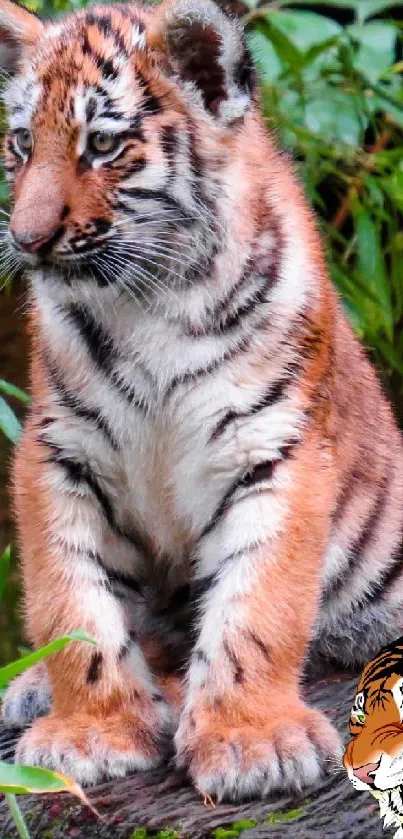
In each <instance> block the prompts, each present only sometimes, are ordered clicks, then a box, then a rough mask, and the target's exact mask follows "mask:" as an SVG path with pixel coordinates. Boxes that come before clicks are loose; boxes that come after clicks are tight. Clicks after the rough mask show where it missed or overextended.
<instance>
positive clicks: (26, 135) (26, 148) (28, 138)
mask: <svg viewBox="0 0 403 839" xmlns="http://www.w3.org/2000/svg"><path fill="white" fill-rule="evenodd" d="M14 138H15V143H16V146H17V149H18V151H19V152H21V154H23V155H27V154H30V152H31V151H32V146H33V139H32V134H31V132H30V131H28V129H27V128H20V129H19V130H18V131H16V132H15V134H14Z"/></svg>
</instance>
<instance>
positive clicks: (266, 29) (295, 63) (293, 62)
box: [255, 15, 303, 73]
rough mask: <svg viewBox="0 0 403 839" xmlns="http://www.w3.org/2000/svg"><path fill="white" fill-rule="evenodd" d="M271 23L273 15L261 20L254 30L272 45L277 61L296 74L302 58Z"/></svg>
mask: <svg viewBox="0 0 403 839" xmlns="http://www.w3.org/2000/svg"><path fill="white" fill-rule="evenodd" d="M273 21H274V15H270V17H269V18H267V19H266V18H261V19H259V20H258V21H257V23H256V24H255V29H256V31H257V32H260V33H261V34H262V35H263V36H264V37H265V38H267V39H268V40H269V41H270V42H271V43H272V45H273V47H274V49H275V51H276V54H277V57H278V58H279V60H280V61H281V62H282V63H283V64H285V65H288V66H289V67H290V69H291V70H292V71H293V72H294V73H298V72H299V70H300V68H301V66H302V63H303V56H302V54H301V53H300V51H299V49H298V48H297V47H296V46H295V45H294V44H293V42H292V41H291V40H290V38H288V37H287V35H286V34H285V33H284V32H282V30H281V29H280V28H278V27H277V25H276V24H275V23H274V22H273Z"/></svg>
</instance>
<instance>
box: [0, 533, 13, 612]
mask: <svg viewBox="0 0 403 839" xmlns="http://www.w3.org/2000/svg"><path fill="white" fill-rule="evenodd" d="M10 559H11V546H10V545H9V546H8V547H7V548H6V549H5V550H4V551H3V553H2V555H1V556H0V600H1V599H2V597H3V594H4V589H5V587H6V583H7V578H8V572H9V569H10Z"/></svg>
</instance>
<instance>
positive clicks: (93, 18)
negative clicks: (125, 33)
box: [85, 11, 129, 58]
mask: <svg viewBox="0 0 403 839" xmlns="http://www.w3.org/2000/svg"><path fill="white" fill-rule="evenodd" d="M85 20H86V23H87V26H96V27H97V28H98V29H99V30H100V32H102V34H103V35H105V38H113V40H114V42H115V46H116V47H117V48H118V50H119V52H121V53H122V55H123V56H125V57H126V58H128V57H129V54H128V52H127V49H126V44H125V42H124V40H123V38H122V36H121V34H120V33H119V32H117V30H116V29H114V28H113V26H112V21H111V18H110V16H109V15H108V14H103V15H96V14H94V13H93V12H91V11H90V12H87V13H86V15H85Z"/></svg>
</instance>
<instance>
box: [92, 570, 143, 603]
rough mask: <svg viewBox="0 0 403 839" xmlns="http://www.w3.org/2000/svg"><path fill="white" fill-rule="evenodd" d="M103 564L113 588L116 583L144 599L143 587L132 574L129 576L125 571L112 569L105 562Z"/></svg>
mask: <svg viewBox="0 0 403 839" xmlns="http://www.w3.org/2000/svg"><path fill="white" fill-rule="evenodd" d="M101 564H102V568H103V570H104V571H105V574H106V575H107V577H108V581H109V582H110V584H111V586H112V587H113V584H114V583H115V584H118V585H122V586H124V587H125V588H128V589H129V590H130V591H132V592H133V593H134V594H138V595H140V597H144V591H143V587H142V585H141V584H140V583H139V582H138V580H136V579H135V578H134V577H132V576H131V574H127V573H126V572H124V571H119V570H117V569H116V568H110V567H109V566H107V565H105V563H104V562H102V563H101Z"/></svg>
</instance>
